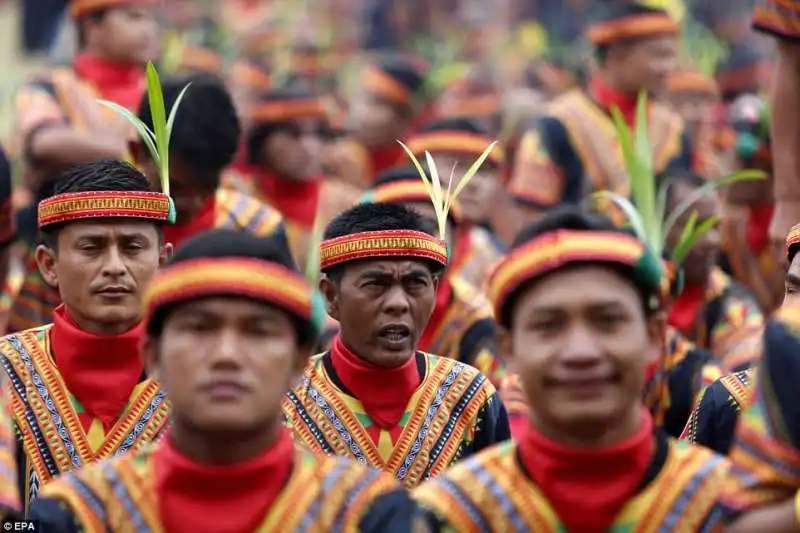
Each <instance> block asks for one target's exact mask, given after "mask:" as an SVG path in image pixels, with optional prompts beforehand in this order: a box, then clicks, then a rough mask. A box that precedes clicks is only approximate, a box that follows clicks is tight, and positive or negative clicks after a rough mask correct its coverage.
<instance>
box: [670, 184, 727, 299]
mask: <svg viewBox="0 0 800 533" xmlns="http://www.w3.org/2000/svg"><path fill="white" fill-rule="evenodd" d="M695 190H696V187H693V186H690V185H687V184H685V183H675V184H674V185H672V187H671V196H672V198H671V202H670V203H671V207H670V208H674V207H675V206H677V205H680V204H681V203H682V202H683V201H684V200H686V199H688V197H689V195H690V194H692V193H693V192H694V191H695ZM692 212H697V225H698V226H699V225H700V224H702V223H703V222H705V221H706V220H709V219H711V218H713V217H716V216H717V215H718V214H719V200H718V199H717V196H716V193H714V192H713V191H711V192H709V193H708V194H706V195H704V196H702V197H701V198H699V199H698V200H697V201H695V202H694V203H693V204H692V206H691V207H690V208H689V209H688V210H687V211H686V212H685V213H684V214H683V215H682V216H681V217H680V218H679V219H678V221H677V223H676V224H675V225H674V226H673V228H672V231H670V233H669V235H668V236H667V244H668V246H669V248H670V249H672V248H673V247H674V246H675V245H676V244H677V242H678V239H679V238H680V235H681V233H682V232H683V229H684V228H685V227H686V224H687V222H688V221H689V217H690V216H691V215H692ZM720 246H721V237H720V233H719V230H718V229H717V227H716V226H715V227H713V228H711V229H710V230H709V231H708V232H706V233H705V235H703V236H702V237H701V238H700V239H699V240H698V241H697V243H696V244H695V245H694V247H693V248H692V250H691V252H689V255H688V257H687V258H686V261H684V263H683V271H684V274H685V276H686V283H689V284H695V285H703V284H705V283H706V282H707V281H708V276H709V275H710V274H711V270H712V269H713V268H714V266H715V265H716V264H717V260H718V259H719V252H720Z"/></svg>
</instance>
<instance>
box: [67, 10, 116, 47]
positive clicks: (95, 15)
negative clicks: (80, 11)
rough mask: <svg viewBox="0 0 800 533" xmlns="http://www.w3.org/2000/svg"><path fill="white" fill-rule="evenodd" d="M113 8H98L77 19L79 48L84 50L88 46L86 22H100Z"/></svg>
mask: <svg viewBox="0 0 800 533" xmlns="http://www.w3.org/2000/svg"><path fill="white" fill-rule="evenodd" d="M111 9H113V8H105V9H98V10H96V11H92V12H91V13H87V14H86V15H84V16H83V17H81V19H80V20H78V21H77V24H76V32H77V34H78V35H77V38H78V50H83V49H84V48H85V47H86V23H87V22H94V23H99V22H103V19H104V18H106V15H107V14H108V12H109V10H111Z"/></svg>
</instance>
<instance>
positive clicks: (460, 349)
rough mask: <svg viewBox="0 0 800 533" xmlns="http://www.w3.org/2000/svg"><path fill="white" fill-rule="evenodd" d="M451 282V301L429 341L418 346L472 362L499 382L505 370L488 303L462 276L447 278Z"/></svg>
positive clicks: (468, 362)
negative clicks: (498, 349) (424, 344)
mask: <svg viewBox="0 0 800 533" xmlns="http://www.w3.org/2000/svg"><path fill="white" fill-rule="evenodd" d="M450 277H451V278H452V276H450ZM450 285H451V287H452V290H453V298H452V300H451V302H452V303H451V304H450V307H449V308H448V310H447V312H446V314H445V315H444V318H443V319H442V320H441V321H440V322H439V325H438V327H437V328H436V331H435V333H434V334H433V335H432V337H431V338H432V339H433V340H432V342H431V343H430V345H428V346H421V348H423V349H424V350H425V351H426V352H430V353H435V354H437V355H440V356H442V357H449V358H450V359H455V360H456V361H460V362H462V363H464V364H467V365H470V366H473V367H475V368H477V369H478V370H480V371H481V373H483V374H484V375H485V376H486V377H488V378H489V379H490V380H491V382H492V383H493V384H494V385H495V386H498V385H499V384H500V382H501V381H502V379H503V377H504V376H505V373H506V372H505V365H504V364H503V362H502V361H501V360H500V357H499V355H498V354H497V347H496V345H495V341H496V334H495V324H494V319H493V316H492V307H491V304H490V303H489V301H488V300H486V298H485V297H484V296H483V295H482V294H480V293H478V292H477V291H476V290H475V289H473V288H472V287H471V286H470V285H468V284H467V283H466V282H465V281H463V280H461V279H456V278H452V279H450ZM428 325H429V326H430V325H431V324H430V323H429V324H428Z"/></svg>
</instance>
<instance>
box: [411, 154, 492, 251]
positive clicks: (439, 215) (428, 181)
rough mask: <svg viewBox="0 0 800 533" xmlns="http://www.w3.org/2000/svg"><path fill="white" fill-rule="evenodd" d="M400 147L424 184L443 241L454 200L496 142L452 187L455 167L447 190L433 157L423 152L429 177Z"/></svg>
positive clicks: (412, 157)
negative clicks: (443, 185)
mask: <svg viewBox="0 0 800 533" xmlns="http://www.w3.org/2000/svg"><path fill="white" fill-rule="evenodd" d="M397 142H398V143H399V144H400V146H402V147H403V150H405V152H406V154H407V155H408V157H409V159H411V162H412V163H413V164H414V167H415V168H416V169H417V173H418V174H419V177H420V179H421V180H422V182H423V183H424V184H425V189H426V190H427V191H428V196H430V199H431V203H432V204H433V209H434V211H435V212H436V224H437V226H438V230H439V238H440V239H442V240H443V241H446V240H447V214H448V213H449V212H450V208H451V207H452V206H453V203H454V202H455V200H456V198H457V197H458V195H459V193H460V192H461V191H462V190H463V189H464V187H466V186H467V184H468V183H469V182H470V180H471V179H472V178H473V176H475V174H477V172H478V170H479V169H480V168H481V165H483V163H484V162H485V161H486V158H487V157H489V154H491V153H492V150H494V148H495V146H497V141H493V142H492V143H491V144H490V145H489V146H487V147H486V150H484V151H483V153H482V154H481V155H480V156H479V157H478V159H476V160H475V162H474V163H472V166H471V167H469V169H468V170H467V171H466V172H465V173H464V175H463V176H462V177H461V179H460V180H458V183H457V184H456V185H455V188H454V187H453V177H454V175H455V167H454V168H453V169H452V170H451V172H450V178H449V179H448V181H447V189H445V188H444V187H442V181H441V179H440V177H439V171H438V169H437V168H436V161H434V159H433V156H432V155H431V154H430V152H428V151H427V150H426V151H425V162H426V164H427V167H428V172H430V176H429V175H428V173H427V172H425V169H424V168H423V167H422V164H421V163H420V162H419V160H418V159H417V157H416V156H415V155H414V153H413V152H412V151H411V150H410V149H409V148H408V146H406V145H405V144H403V142H402V141H397Z"/></svg>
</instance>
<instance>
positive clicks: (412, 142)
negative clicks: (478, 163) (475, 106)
mask: <svg viewBox="0 0 800 533" xmlns="http://www.w3.org/2000/svg"><path fill="white" fill-rule="evenodd" d="M491 143H492V140H491V139H488V138H487V137H484V136H483V135H476V134H474V133H466V132H460V131H445V130H442V131H431V132H426V133H418V134H416V135H414V136H412V137H411V138H410V139H409V140H408V143H407V146H408V149H409V150H411V153H413V154H414V155H415V156H416V157H417V158H423V157H425V152H426V151H428V152H430V153H431V155H433V156H436V154H437V153H439V154H452V155H457V156H458V155H463V156H468V157H471V158H473V159H477V158H478V157H480V156H481V154H483V152H484V150H486V147H487V146H489V145H490V144H491ZM486 161H487V162H489V163H490V164H493V165H495V166H498V167H499V166H502V165H503V163H504V161H505V154H504V153H503V149H502V148H500V146H499V145H498V146H495V147H494V150H492V151H491V153H490V154H489V157H487V158H486Z"/></svg>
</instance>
